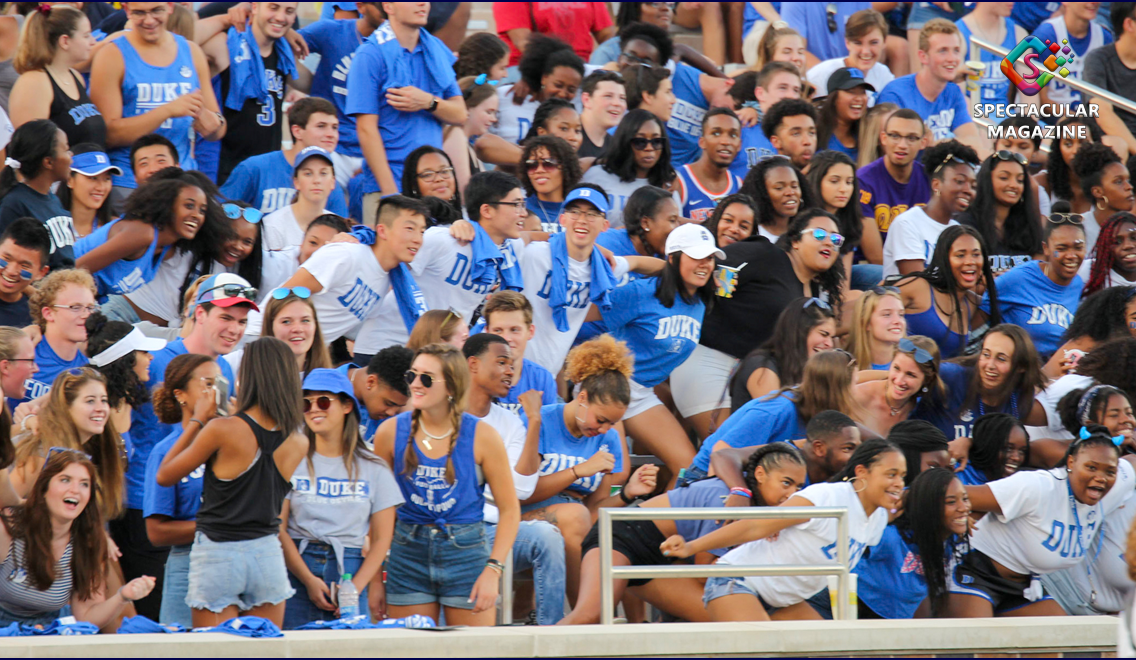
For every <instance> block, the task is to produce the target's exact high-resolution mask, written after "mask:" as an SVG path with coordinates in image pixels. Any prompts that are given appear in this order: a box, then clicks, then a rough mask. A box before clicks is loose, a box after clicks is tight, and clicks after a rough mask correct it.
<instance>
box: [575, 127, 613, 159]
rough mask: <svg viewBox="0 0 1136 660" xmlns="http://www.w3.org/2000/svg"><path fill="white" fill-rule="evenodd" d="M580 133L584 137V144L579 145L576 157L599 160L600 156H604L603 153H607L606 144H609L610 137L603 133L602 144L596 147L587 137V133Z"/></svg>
mask: <svg viewBox="0 0 1136 660" xmlns="http://www.w3.org/2000/svg"><path fill="white" fill-rule="evenodd" d="M580 132H581V133H582V134H583V135H584V142H583V143H582V144H581V145H580V150H579V151H577V152H576V155H578V156H579V157H580V158H589V157H592V156H595V157H596V158H599V157H600V156H602V155H604V153H605V152H606V151H607V145H608V143H610V142H611V136H610V135H608V134H607V133H604V141H603V144H599V145H597V144H596V143H595V142H592V139H591V138H590V137H588V132H587V131H580Z"/></svg>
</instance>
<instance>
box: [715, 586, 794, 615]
mask: <svg viewBox="0 0 1136 660" xmlns="http://www.w3.org/2000/svg"><path fill="white" fill-rule="evenodd" d="M737 594H749V595H750V596H753V597H754V598H756V599H757V600H758V602H760V603H761V606H762V607H764V608H765V611H766V613H768V614H773V613H774V612H776V611H777V610H779V609H781V608H779V607H770V606H769V603H766V602H765V599H763V598H762V597H761V594H759V593H757V591H755V590H754V588H753V587H751V586H749V585H748V584H746V581H745V578H744V577H712V578H710V579H708V580H706V587H705V588H704V589H703V590H702V604H703V605H704V606H705V605H709V604H710V601H712V600H714V599H715V598H721V597H722V596H735V595H737Z"/></svg>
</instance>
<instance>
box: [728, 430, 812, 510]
mask: <svg viewBox="0 0 1136 660" xmlns="http://www.w3.org/2000/svg"><path fill="white" fill-rule="evenodd" d="M788 464H793V465H797V466H800V467H805V457H804V455H803V454H801V450H799V449H797V448H796V446H794V445H793V444H792V443H789V442H771V443H769V444H767V445H764V446H762V447H758V448H757V450H756V451H754V452H753V453H752V454H750V455H749V458H747V459H746V461H745V463H744V464H743V465H742V479H743V480H745V484H746V488H747V489H749V492H750V493H752V495H751V496H750V504H751V505H752V506H777V504H778V503H777V502H766V501H765V498H764V497H762V496H761V487H760V484H758V483H757V476H756V475H755V472H757V468H761V469H762V470H764V471H765V474H766V476H768V475H769V473H770V472H772V471H773V470H779V469H781V468H783V467H785V466H786V465H788Z"/></svg>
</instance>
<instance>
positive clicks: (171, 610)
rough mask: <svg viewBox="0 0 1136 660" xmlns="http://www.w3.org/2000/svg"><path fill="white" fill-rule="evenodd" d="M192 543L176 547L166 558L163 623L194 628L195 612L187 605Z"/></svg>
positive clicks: (163, 585)
mask: <svg viewBox="0 0 1136 660" xmlns="http://www.w3.org/2000/svg"><path fill="white" fill-rule="evenodd" d="M192 547H193V544H192V543H187V544H185V545H175V546H174V547H172V548H170V555H169V557H167V558H166V577H165V581H164V582H163V583H162V610H161V612H162V613H161V615H160V616H159V617H158V618H159V619H160V620H161V622H162V623H180V624H181V625H183V626H185V627H186V628H192V627H193V610H191V609H190V608H189V605H186V604H185V596H186V594H188V593H189V551H190V548H192Z"/></svg>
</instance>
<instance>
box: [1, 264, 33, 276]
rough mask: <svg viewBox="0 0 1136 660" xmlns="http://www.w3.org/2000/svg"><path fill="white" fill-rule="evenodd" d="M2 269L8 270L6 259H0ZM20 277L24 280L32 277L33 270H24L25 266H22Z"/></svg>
mask: <svg viewBox="0 0 1136 660" xmlns="http://www.w3.org/2000/svg"><path fill="white" fill-rule="evenodd" d="M0 270H8V262H7V261H5V260H4V259H0ZM20 279H21V280H24V281H27V280H30V279H32V272H31V271H30V270H24V269H23V268H21V269H20Z"/></svg>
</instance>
